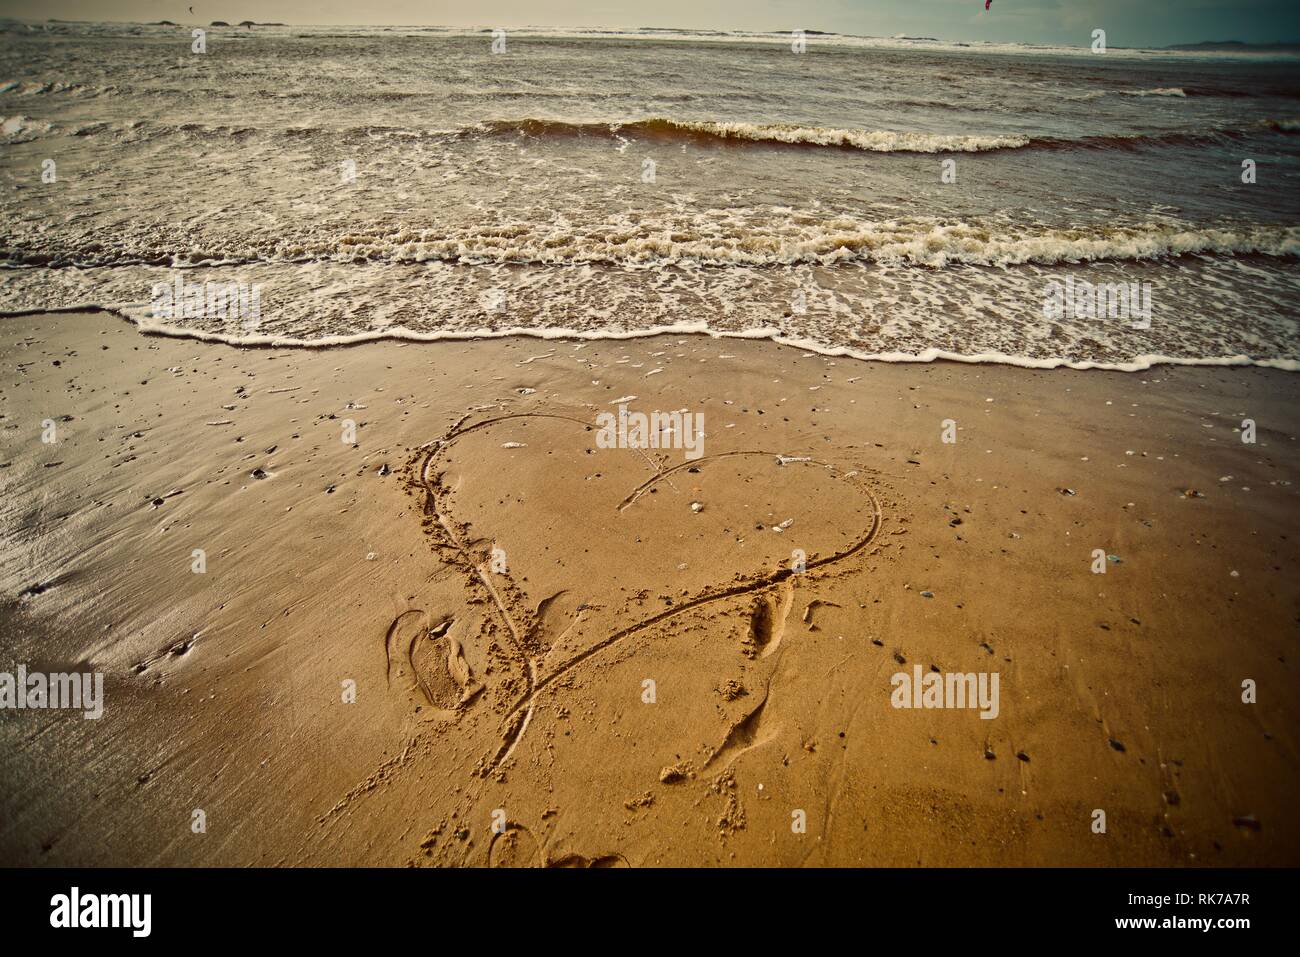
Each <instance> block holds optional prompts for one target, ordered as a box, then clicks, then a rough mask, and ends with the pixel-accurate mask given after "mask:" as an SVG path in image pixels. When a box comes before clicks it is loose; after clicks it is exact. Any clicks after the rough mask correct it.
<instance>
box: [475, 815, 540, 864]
mask: <svg viewBox="0 0 1300 957" xmlns="http://www.w3.org/2000/svg"><path fill="white" fill-rule="evenodd" d="M541 857H542V851H541V848H540V847H539V846H538V844H537V839H536V838H535V837H533V835H532V832H530V831H529V830H528V828H526V827H524V826H523V825H522V824H507V825H506V829H505V830H504V831H501V832H500V833H498V834H493V835H492V844H491V845H490V846H489V847H488V866H489V867H537V866H538V865H539V864H540V863H541Z"/></svg>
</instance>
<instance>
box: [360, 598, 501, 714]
mask: <svg viewBox="0 0 1300 957" xmlns="http://www.w3.org/2000/svg"><path fill="white" fill-rule="evenodd" d="M454 625H455V619H452V618H442V619H440V620H438V622H437V623H436V624H432V625H431V624H430V621H429V616H428V614H427V613H426V612H423V611H419V610H415V609H413V610H411V611H406V612H403V613H402V614H400V615H398V616H397V618H396V619H395V620H394V621H393V623H392V624H391V625H390V626H389V628H388V633H387V634H386V636H385V639H384V650H385V654H386V655H387V661H388V685H389V687H390V688H399V689H401V690H403V691H405V692H406V694H407V695H408V696H409V697H410V698H412V699H413V700H414V701H415V702H416V703H417V704H419V705H422V706H428V707H431V708H433V709H434V712H435V713H437V712H443V713H444V714H449V713H454V712H455V711H457V710H458V709H460V708H463V707H464V706H466V705H468V704H469V703H470V702H472V701H473V700H474V698H476V697H477V696H478V694H479V692H480V691H482V690H483V685H482V684H481V683H479V682H478V681H475V680H474V676H473V674H472V673H471V671H470V667H469V664H468V663H467V662H466V661H465V655H464V651H463V649H462V648H461V644H460V641H459V640H458V639H457V638H456V637H455V636H454V635H453V634H451V632H452V628H453V626H454Z"/></svg>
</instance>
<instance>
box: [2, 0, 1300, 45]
mask: <svg viewBox="0 0 1300 957" xmlns="http://www.w3.org/2000/svg"><path fill="white" fill-rule="evenodd" d="M192 5H193V8H194V13H193V14H191V13H190V12H189V7H190V6H191V3H190V2H189V0H175V2H172V0H0V13H3V15H5V16H12V17H21V18H25V19H33V20H43V19H46V18H50V17H52V18H56V19H65V20H127V21H154V20H174V21H176V22H177V23H201V24H207V23H209V22H211V21H213V20H225V21H227V22H230V23H238V22H239V21H240V20H258V21H283V22H286V23H304V24H306V23H320V24H361V23H366V24H427V25H440V26H458V27H470V26H491V27H506V28H509V27H518V26H558V27H611V28H627V27H687V28H693V29H720V30H792V29H807V30H827V31H834V32H837V33H856V34H867V35H872V36H893V35H895V34H899V33H905V34H907V35H909V36H929V37H938V38H940V39H949V40H1013V41H1024V42H1030V43H1063V44H1069V45H1075V46H1085V45H1087V44H1088V43H1089V42H1090V34H1091V32H1092V30H1093V28H1094V27H1102V28H1104V29H1105V30H1106V34H1107V41H1108V43H1109V45H1111V46H1167V45H1169V44H1173V43H1187V42H1196V41H1199V40H1244V41H1246V42H1251V43H1263V42H1278V41H1295V40H1297V39H1300V0H993V8H992V10H991V11H990V12H988V13H985V11H984V0H498V2H494V0H365V2H364V3H359V2H357V0H312V2H303V0H198V2H195V3H193V4H192Z"/></svg>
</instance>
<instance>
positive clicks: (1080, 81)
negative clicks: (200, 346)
mask: <svg viewBox="0 0 1300 957" xmlns="http://www.w3.org/2000/svg"><path fill="white" fill-rule="evenodd" d="M189 30H190V28H189V27H184V28H181V27H162V26H152V27H143V26H129V25H121V24H118V25H91V24H54V25H47V26H45V27H43V28H42V27H30V26H28V25H25V24H18V23H13V22H8V23H0V265H2V266H3V269H2V270H0V310H4V311H18V310H33V309H47V308H67V307H75V306H88V305H94V306H100V307H104V308H110V309H113V310H116V311H118V312H121V313H122V314H124V315H126V316H127V317H129V318H131V319H132V320H133V321H136V322H138V323H140V324H141V325H142V326H146V327H150V328H163V329H164V330H167V331H172V332H175V333H177V334H184V335H193V336H196V337H200V338H218V339H224V340H226V341H246V342H278V343H285V344H298V343H307V344H325V343H332V342H340V341H353V340H357V339H365V338H372V337H382V336H392V337H408V338H428V339H437V338H444V337H463V336H469V335H484V334H487V335H501V334H508V333H512V332H520V331H523V332H527V333H530V334H535V335H541V336H561V335H580V336H589V337H606V336H610V337H614V336H633V335H641V334H648V333H652V332H654V331H656V330H664V329H672V330H678V331H685V330H690V331H699V332H709V333H712V334H715V335H735V336H766V337H772V338H776V339H779V340H781V341H786V342H792V343H797V344H799V345H801V346H803V347H806V348H811V349H816V350H820V351H824V352H827V353H834V354H844V355H854V356H860V357H882V358H887V359H892V360H898V361H907V360H918V359H920V360H924V359H931V358H935V357H939V356H945V357H960V358H964V359H971V360H983V361H1005V362H1016V363H1021V364H1026V365H1044V366H1046V365H1061V364H1068V365H1074V366H1078V367H1089V366H1102V367H1109V368H1125V369H1136V368H1145V367H1146V366H1148V365H1150V364H1151V363H1153V362H1158V361H1177V362H1224V363H1246V362H1251V363H1257V364H1265V365H1276V366H1281V367H1284V368H1300V336H1298V335H1297V333H1298V332H1300V326H1298V320H1300V271H1298V270H1297V266H1298V265H1300V60H1297V59H1296V58H1294V57H1282V56H1256V55H1241V54H1200V55H1191V54H1172V53H1168V52H1155V51H1136V50H1119V49H1111V50H1108V51H1107V52H1106V53H1104V54H1095V53H1091V52H1089V51H1088V50H1086V49H1055V48H1043V47H1028V46H1015V45H998V46H991V45H969V46H966V45H961V44H953V43H937V42H932V41H925V40H908V39H901V38H900V39H892V40H875V39H865V38H849V37H835V36H821V35H811V36H809V37H808V39H807V48H806V51H805V52H803V53H795V52H792V49H791V44H790V38H789V36H788V35H756V34H703V33H679V32H667V31H639V32H637V33H626V34H610V33H568V34H566V33H563V32H559V31H547V30H540V29H539V30H525V31H518V32H511V33H510V34H508V35H507V36H506V38H505V51H504V52H502V53H493V52H492V43H493V38H492V37H491V36H490V35H488V34H484V33H471V32H467V31H459V32H457V31H447V30H437V29H429V28H337V27H333V28H305V27H259V28H257V29H256V30H254V31H247V30H239V29H234V28H232V29H222V28H214V29H211V30H209V32H208V34H207V38H206V39H207V52H206V53H202V54H198V53H194V52H192V51H191V43H192V42H193V41H192V38H191V36H190V32H189ZM1245 160H1252V161H1253V162H1254V167H1255V182H1254V183H1245V182H1243V161H1245ZM47 161H53V164H54V166H53V169H54V174H55V181H54V182H43V181H42V171H43V170H48V168H49V165H48V163H47ZM945 179H947V180H949V181H945ZM178 278H179V280H180V281H181V282H182V283H183V284H184V286H185V287H190V286H198V287H200V288H207V287H205V286H204V284H223V285H224V284H231V283H235V284H244V286H245V287H246V289H247V290H249V295H250V297H251V294H252V292H253V291H255V292H256V294H257V295H256V303H257V308H256V314H255V315H248V314H244V315H241V316H238V317H232V316H230V315H224V316H223V315H221V314H220V310H219V309H217V308H216V307H214V306H213V305H212V303H206V304H205V308H204V309H202V310H198V312H200V313H201V314H187V313H186V312H185V311H181V313H180V315H176V316H171V315H168V314H167V312H166V310H165V308H161V309H160V307H159V302H160V295H161V293H160V290H161V289H163V288H171V289H174V288H175V284H176V282H177V280H178ZM1083 284H1092V285H1093V286H1113V287H1115V288H1116V289H1118V288H1120V287H1122V288H1123V289H1124V290H1125V291H1126V292H1129V291H1132V292H1135V293H1137V295H1136V296H1135V297H1134V299H1133V302H1134V303H1135V304H1136V303H1143V304H1144V303H1146V302H1149V303H1150V309H1149V311H1148V312H1145V314H1139V313H1137V312H1130V313H1125V312H1124V310H1123V309H1122V308H1119V304H1118V301H1115V302H1112V303H1111V306H1112V310H1111V312H1109V313H1108V312H1107V311H1106V310H1105V308H1103V309H1102V310H1101V315H1093V314H1091V313H1090V311H1089V310H1087V309H1086V308H1084V307H1083V306H1081V305H1079V303H1082V302H1086V301H1089V300H1085V299H1084V297H1083V293H1082V292H1081V290H1087V289H1088V288H1089V287H1088V286H1087V285H1083ZM1067 285H1068V286H1069V287H1070V288H1071V289H1072V290H1074V291H1075V292H1076V293H1077V298H1076V300H1075V303H1074V306H1076V307H1077V308H1070V309H1067V310H1066V311H1065V312H1064V314H1062V312H1061V310H1059V309H1058V310H1056V311H1052V310H1051V308H1050V305H1051V303H1052V302H1054V301H1055V302H1057V303H1058V304H1059V303H1060V301H1061V300H1060V299H1058V298H1054V297H1056V296H1057V295H1058V293H1059V292H1060V291H1061V290H1063V289H1064V288H1065V287H1066V286H1067ZM251 302H252V299H251V298H249V299H248V300H246V305H251ZM1104 306H1105V302H1104V301H1103V307H1104ZM250 311H251V309H250ZM190 312H191V313H193V312H195V310H191V311H190Z"/></svg>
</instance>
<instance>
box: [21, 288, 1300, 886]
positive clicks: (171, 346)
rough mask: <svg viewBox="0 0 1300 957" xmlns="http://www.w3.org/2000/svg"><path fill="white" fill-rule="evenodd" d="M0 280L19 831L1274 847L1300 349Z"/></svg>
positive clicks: (485, 851)
mask: <svg viewBox="0 0 1300 957" xmlns="http://www.w3.org/2000/svg"><path fill="white" fill-rule="evenodd" d="M0 322H2V323H3V335H0V361H2V362H3V368H4V373H3V379H2V380H0V430H2V431H0V434H2V435H3V454H2V455H0V503H2V504H0V541H3V548H0V601H3V610H2V611H0V630H2V633H0V642H2V643H3V645H4V647H5V649H6V657H7V659H8V660H7V665H8V664H17V663H23V664H25V665H26V667H27V668H28V669H29V670H31V671H46V672H66V671H95V672H101V673H102V674H103V675H104V689H105V691H104V701H103V715H102V717H101V718H99V719H96V720H86V719H84V718H83V717H82V715H81V714H80V713H77V712H70V711H58V712H56V711H52V710H51V711H46V712H26V713H23V712H15V711H4V712H0V776H2V777H3V778H4V780H5V781H6V782H8V784H7V786H6V787H5V788H4V789H3V791H0V858H3V859H4V861H5V862H6V863H10V864H24V865H32V864H63V865H97V864H104V863H109V862H112V863H117V864H128V865H146V864H162V865H246V864H254V865H276V864H312V865H408V864H409V865H417V866H421V865H469V866H512V865H529V866H532V865H537V866H636V867H644V866H661V865H714V864H728V865H801V864H803V865H833V866H839V865H897V866H907V865H1048V866H1054V865H1260V864H1263V865H1292V866H1294V865H1296V864H1297V863H1300V830H1297V826H1296V824H1295V822H1294V815H1293V814H1291V813H1290V809H1291V808H1292V807H1293V806H1294V805H1295V803H1296V801H1297V798H1300V791H1298V788H1297V782H1298V781H1300V773H1298V772H1300V755H1298V753H1297V732H1298V731H1300V710H1298V708H1297V704H1296V700H1295V697H1294V688H1295V676H1294V667H1295V665H1294V661H1295V651H1294V647H1293V646H1294V641H1295V636H1296V634H1297V630H1296V628H1297V622H1298V621H1300V586H1298V585H1297V582H1296V578H1295V575H1294V569H1295V567H1296V565H1297V560H1298V559H1300V555H1297V551H1298V547H1300V535H1298V533H1300V529H1298V528H1297V524H1296V515H1297V514H1300V512H1298V511H1297V502H1296V495H1297V487H1296V485H1295V484H1293V483H1294V482H1295V480H1296V474H1297V465H1298V464H1300V449H1298V448H1297V443H1296V438H1295V433H1294V427H1295V422H1296V421H1297V418H1296V413H1297V409H1298V408H1300V378H1297V377H1296V376H1295V375H1294V374H1293V373H1288V372H1281V371H1276V370H1267V369H1253V368H1214V367H1183V366H1159V367H1155V368H1152V369H1150V370H1148V371H1145V372H1136V373H1120V372H1100V371H1096V370H1092V371H1086V372H1078V371H1071V370H1068V369H1055V370H1031V369H1024V368H1013V367H1007V366H995V365H973V364H960V363H928V364H908V363H898V364H883V363H874V362H862V361H857V360H849V359H833V358H828V357H826V356H822V355H816V354H812V353H805V352H801V351H799V350H797V349H792V348H789V347H785V346H781V345H777V344H774V343H772V342H769V341H757V340H755V341H746V340H732V339H716V338H711V337H708V336H655V337H646V338H635V339H627V340H623V341H619V340H604V341H599V342H579V341H574V340H565V339H560V340H541V339H530V338H506V339H499V340H479V341H466V342H441V343H432V344H430V343H402V342H398V341H386V342H375V343H369V344H364V345H358V346H353V347H346V348H319V349H310V348H236V347H231V346H227V345H222V344H215V343H202V342H197V341H194V340H191V339H186V338H180V337H165V336H158V335H151V336H147V335H142V334H141V333H140V332H139V331H137V329H136V328H135V327H134V326H133V325H132V324H130V323H129V322H126V321H124V320H123V319H122V318H120V317H119V316H116V315H113V314H109V313H57V314H36V315H23V316H11V317H8V318H5V319H3V320H0ZM620 405H621V406H623V407H624V408H626V409H628V410H633V411H637V410H639V411H643V412H646V413H649V412H652V411H662V412H671V411H674V410H690V411H691V412H699V413H702V416H703V418H702V422H703V428H704V436H703V440H702V451H701V454H700V455H699V456H698V457H696V458H688V457H687V456H686V454H685V452H684V451H683V450H682V449H680V448H662V449H643V448H601V447H598V445H597V442H596V439H595V435H596V429H597V416H598V415H600V414H601V413H604V412H612V411H615V410H617V409H618V408H619V406H620ZM1245 419H1250V420H1253V422H1254V423H1255V425H1256V429H1257V434H1256V442H1255V443H1253V444H1251V443H1244V442H1243V441H1242V436H1241V431H1240V430H1241V428H1242V423H1243V420H1245ZM49 422H52V423H53V424H54V430H53V435H52V439H53V440H52V441H42V438H43V435H48V434H49V430H48V425H47V423H49ZM945 434H946V436H947V437H948V438H953V437H955V441H944V439H945ZM1097 550H1101V552H1102V554H1103V561H1102V562H1101V567H1102V568H1104V572H1103V573H1097V572H1096V571H1095V568H1096V567H1097V564H1096V551H1097ZM801 557H802V558H803V562H802V564H801V563H800V561H799V559H800V558H801ZM918 667H919V669H921V672H924V673H927V674H928V673H932V672H933V673H939V674H946V673H985V674H993V673H996V674H997V676H998V679H999V684H998V688H999V692H1000V694H999V701H998V706H997V709H996V710H997V713H996V715H995V716H992V715H990V716H989V717H982V716H981V713H980V711H978V710H975V709H971V708H964V709H952V708H920V709H917V708H901V707H895V706H894V703H893V702H891V696H892V695H893V692H894V690H895V687H894V685H893V684H891V681H892V679H893V676H895V675H897V674H900V673H901V674H905V675H908V676H911V675H913V674H918V675H919V674H920V672H914V671H913V669H915V668H918ZM1243 682H1253V686H1254V688H1255V689H1256V691H1257V700H1255V701H1254V702H1253V703H1247V702H1245V701H1243ZM1099 810H1100V811H1103V812H1104V821H1105V828H1104V833H1099V832H1098V830H1097V828H1096V822H1097V816H1096V812H1097V811H1099ZM196 812H202V813H201V815H198V816H196ZM196 820H201V821H202V822H203V827H202V828H201V829H198V828H196V826H195V821H196ZM800 825H802V829H801V827H800Z"/></svg>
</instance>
